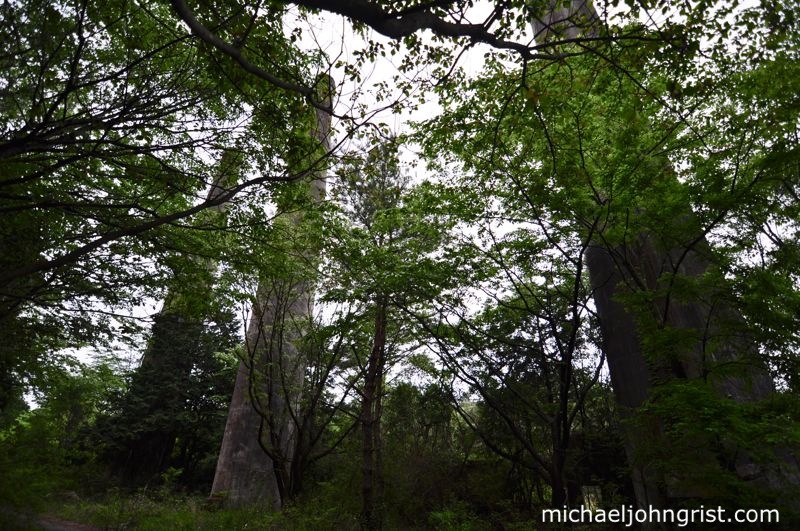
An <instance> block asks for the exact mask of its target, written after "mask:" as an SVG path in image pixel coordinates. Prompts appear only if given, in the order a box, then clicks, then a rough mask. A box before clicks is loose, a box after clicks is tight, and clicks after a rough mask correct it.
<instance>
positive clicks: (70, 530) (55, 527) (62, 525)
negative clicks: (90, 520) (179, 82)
mask: <svg viewBox="0 0 800 531" xmlns="http://www.w3.org/2000/svg"><path fill="white" fill-rule="evenodd" d="M35 525H36V526H37V527H39V529H42V530H43V531H101V528H99V527H95V526H92V525H86V524H79V523H78V522H70V521H68V520H62V519H60V518H56V517H54V516H40V517H39V518H37V519H36V522H35Z"/></svg>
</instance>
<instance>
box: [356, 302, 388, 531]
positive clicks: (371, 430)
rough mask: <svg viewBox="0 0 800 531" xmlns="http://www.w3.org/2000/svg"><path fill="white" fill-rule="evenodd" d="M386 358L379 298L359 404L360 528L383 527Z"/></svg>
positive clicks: (383, 309) (383, 312) (383, 306)
mask: <svg viewBox="0 0 800 531" xmlns="http://www.w3.org/2000/svg"><path fill="white" fill-rule="evenodd" d="M385 356H386V300H385V298H384V297H379V300H378V303H377V306H376V313H375V335H374V337H373V341H372V350H371V352H370V356H369V360H368V362H367V370H366V373H365V375H364V392H363V396H362V401H361V433H362V444H363V449H362V464H361V472H362V485H361V497H362V503H363V507H362V511H361V527H362V528H363V529H367V530H370V531H372V530H378V529H381V527H382V524H383V507H382V506H383V478H382V470H381V466H382V448H381V446H382V439H381V395H382V393H383V370H384V366H385V363H386V362H385Z"/></svg>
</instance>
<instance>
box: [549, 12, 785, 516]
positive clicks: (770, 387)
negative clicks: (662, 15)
mask: <svg viewBox="0 0 800 531" xmlns="http://www.w3.org/2000/svg"><path fill="white" fill-rule="evenodd" d="M596 19H597V15H596V13H595V11H594V8H593V7H592V5H591V3H590V2H588V0H573V1H572V3H571V5H568V6H563V5H562V6H560V7H559V5H558V3H557V2H556V1H555V0H552V1H551V2H550V8H549V11H548V12H547V13H546V14H545V15H544V16H543V17H541V18H540V19H534V21H533V28H534V31H535V33H536V39H537V41H538V42H540V43H544V42H546V41H548V40H549V41H553V40H559V39H563V38H576V37H579V36H580V35H581V34H584V35H591V34H594V33H596V30H595V29H593V28H591V27H590V25H591V24H592V22H594V21H595V20H596ZM656 178H673V177H670V176H662V177H656ZM692 216H693V214H692V213H691V211H690V209H689V208H688V207H687V209H686V214H685V217H684V218H683V219H676V220H675V222H676V223H682V222H686V221H687V220H690V219H691V218H692ZM687 225H688V224H687ZM710 257H711V251H710V245H709V244H708V242H707V241H706V240H705V238H701V239H700V240H698V241H697V242H696V244H695V245H693V247H692V248H689V249H687V248H685V247H680V246H677V245H676V242H659V241H657V240H656V238H655V237H654V236H653V235H651V234H640V235H639V236H638V237H637V238H635V239H634V242H633V243H632V244H630V245H628V246H623V247H621V248H616V249H609V248H607V247H604V246H603V245H602V244H601V243H599V242H598V241H595V242H594V243H593V244H592V245H590V246H589V248H588V249H587V251H586V265H587V268H588V270H589V277H590V283H591V287H592V290H593V296H594V301H595V305H596V308H597V315H598V317H599V318H600V329H601V333H602V338H603V347H602V348H603V351H604V352H605V355H606V359H607V360H608V366H609V372H610V375H611V382H612V385H613V388H614V392H615V395H616V399H617V402H618V403H619V405H620V406H621V414H622V416H623V417H624V418H631V417H632V416H633V415H634V414H636V413H637V411H638V410H639V408H640V406H642V405H643V404H644V403H645V402H646V401H647V399H648V398H649V397H650V396H651V391H652V388H653V386H655V385H659V384H663V383H666V382H669V381H671V380H674V379H676V378H684V379H697V378H704V379H706V380H708V382H709V384H710V385H712V386H713V388H714V390H715V391H716V392H717V393H718V394H720V395H721V396H726V397H728V398H730V399H733V400H736V401H754V400H760V399H763V398H765V397H768V396H769V395H770V394H772V393H774V391H775V389H774V384H773V381H772V379H771V377H770V375H769V373H768V372H767V370H766V367H765V365H764V364H763V362H761V361H760V360H758V357H757V348H756V346H755V345H753V344H752V343H751V342H749V341H748V340H747V338H746V337H744V336H740V337H730V336H724V332H723V331H724V329H725V326H726V323H731V322H733V323H743V321H744V320H743V318H742V317H741V315H740V314H739V313H738V311H737V310H736V309H735V308H733V307H731V306H730V305H729V303H727V302H726V297H725V295H726V294H724V293H718V294H714V295H715V298H716V299H717V300H713V301H710V302H701V301H699V300H691V301H678V300H675V298H674V296H671V294H670V290H669V289H666V290H665V288H667V287H668V286H666V285H665V282H666V281H665V279H669V278H670V277H671V276H673V275H678V276H684V277H688V278H696V277H699V276H701V275H703V274H704V273H705V272H706V271H707V270H708V269H709V267H710V265H711V263H712V262H711V260H710ZM640 290H643V291H647V292H657V291H659V290H660V291H662V292H664V291H666V295H665V296H663V297H662V298H661V299H658V300H654V301H653V303H652V306H651V307H650V308H649V309H647V310H645V312H646V313H648V314H650V315H642V314H635V313H633V310H632V309H631V308H628V307H626V306H625V305H624V304H623V303H622V302H620V299H619V295H621V294H624V293H626V292H631V291H640ZM637 318H638V319H637ZM643 318H644V319H648V318H654V319H656V320H657V322H658V323H659V326H660V327H661V329H662V330H663V329H668V328H669V329H677V330H684V331H685V332H686V334H687V336H686V337H692V338H695V341H694V343H693V345H692V346H690V347H689V348H686V349H684V350H683V351H680V352H673V353H671V354H670V356H669V357H668V359H667V358H666V357H665V356H661V355H659V354H660V353H659V354H656V355H655V356H654V355H653V353H649V352H648V353H646V352H644V351H643V348H642V342H641V339H642V338H641V336H640V334H641V327H640V325H641V323H642V319H643ZM709 340H712V342H716V348H715V349H708V348H707V345H708V343H709ZM720 362H735V364H737V365H738V366H740V367H741V369H742V370H741V371H740V372H739V373H737V374H735V375H732V374H727V375H720V374H718V373H715V372H713V371H712V372H709V367H711V366H713V365H714V364H719V363H720ZM637 421H638V422H637V423H635V424H633V423H629V424H628V426H627V428H626V433H625V440H626V451H627V454H628V461H629V463H630V465H631V469H632V471H631V472H632V479H633V484H634V489H635V495H636V500H637V504H638V505H639V507H643V508H647V506H654V507H664V506H665V505H666V504H667V501H668V499H669V498H671V497H684V496H687V495H692V494H693V493H690V492H687V491H685V490H683V489H684V488H685V487H684V486H682V485H681V481H680V479H681V478H675V477H672V478H667V477H665V476H664V474H663V472H661V471H659V470H658V467H657V463H651V462H642V461H641V459H639V455H640V454H641V452H640V451H639V449H640V448H645V447H647V445H652V444H655V445H658V444H661V445H663V444H664V435H663V427H662V426H661V423H660V421H659V419H655V418H648V419H637ZM700 453H701V454H702V455H700V456H699V459H701V460H712V461H710V462H715V461H713V460H715V459H716V457H715V456H714V455H713V454H712V449H711V448H706V449H705V450H703V451H701V452H700ZM738 454H739V457H738V458H737V462H736V464H735V468H736V472H737V474H738V475H739V476H740V477H742V478H752V477H755V476H758V477H760V481H761V482H762V483H763V484H766V485H770V486H772V487H777V486H780V485H781V484H783V485H785V484H786V482H787V481H788V482H789V483H793V484H797V483H798V479H800V474H798V469H797V462H796V460H794V459H793V458H790V456H788V455H785V454H788V453H787V452H785V451H782V450H778V449H776V454H778V455H779V456H781V458H782V459H783V462H782V463H781V464H779V465H776V466H774V467H763V466H757V465H755V464H754V463H753V462H752V460H751V459H750V458H749V457H747V456H746V455H742V452H738Z"/></svg>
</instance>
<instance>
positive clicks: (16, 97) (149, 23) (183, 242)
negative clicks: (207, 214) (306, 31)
mask: <svg viewBox="0 0 800 531" xmlns="http://www.w3.org/2000/svg"><path fill="white" fill-rule="evenodd" d="M219 7H220V10H218V11H217V13H216V14H217V15H218V16H219V19H218V20H216V22H215V26H214V27H215V28H216V30H217V31H220V32H224V31H234V30H236V28H238V27H239V26H240V25H241V24H243V23H245V21H247V20H249V18H248V17H247V16H246V13H241V12H237V11H236V10H235V9H234V8H232V7H231V6H228V5H225V6H223V5H222V4H221V5H220V6H219ZM0 9H2V12H3V15H2V22H0V32H2V38H3V41H4V42H6V43H7V53H4V54H3V57H2V59H0V60H2V66H3V75H2V87H3V88H2V92H0V98H2V114H3V118H4V120H3V124H4V125H3V130H2V133H0V164H1V165H2V166H1V167H2V180H0V209H1V210H0V211H2V213H3V225H2V229H0V246H2V253H0V254H2V256H3V258H2V262H0V268H1V269H0V322H2V325H1V326H2V328H3V329H4V330H5V331H7V332H8V333H9V334H11V333H13V334H15V335H17V336H20V338H21V340H20V341H19V342H18V343H17V345H18V346H19V347H14V348H6V347H4V352H3V354H2V362H0V368H2V370H3V376H2V381H3V386H4V388H3V392H2V394H3V401H4V402H6V401H7V400H12V399H11V398H8V399H7V398H6V396H10V395H14V394H15V393H17V394H18V393H19V391H18V389H19V388H20V387H21V386H22V385H23V384H22V383H21V382H22V381H24V380H25V379H26V378H27V377H29V376H30V375H31V374H33V373H34V372H35V370H34V367H35V366H36V365H40V364H41V363H46V359H47V358H46V355H45V354H44V352H47V351H51V350H53V349H56V348H58V346H59V345H63V344H64V343H69V344H70V346H77V345H79V344H81V343H82V342H86V341H88V340H89V339H90V338H94V337H96V336H97V335H98V334H102V333H105V334H106V335H110V336H112V337H113V336H114V335H117V334H118V333H119V328H121V327H122V326H121V325H117V324H115V322H114V320H113V319H112V318H111V317H112V315H113V314H116V313H117V312H116V310H120V309H121V307H123V306H131V305H135V304H136V303H138V302H140V301H141V300H142V298H144V297H146V296H154V295H157V294H158V293H159V292H160V289H161V288H162V287H163V286H164V285H166V284H168V282H165V281H164V279H165V277H168V276H169V274H170V272H171V271H170V262H171V263H172V265H175V263H176V262H177V261H178V258H179V257H180V255H181V254H182V253H183V252H187V251H190V250H191V248H192V246H193V245H194V243H196V239H195V236H196V233H195V232H194V231H193V230H191V229H192V228H197V225H195V224H194V221H195V219H196V217H197V214H199V213H200V212H201V211H202V210H204V209H207V208H212V207H215V206H218V205H220V204H222V203H224V202H227V201H229V200H230V199H231V198H232V197H234V196H235V195H236V194H237V193H239V192H241V191H243V190H249V191H251V192H253V193H255V192H257V191H260V192H261V194H264V193H265V192H266V193H268V192H269V190H268V189H267V190H263V188H264V186H263V185H266V184H268V183H279V182H284V181H287V180H292V179H294V178H297V175H294V174H289V173H287V172H288V170H287V166H286V165H285V164H284V161H283V160H282V158H281V155H282V154H283V152H284V146H285V145H287V144H292V143H293V144H295V145H298V142H299V145H306V146H307V140H306V139H304V138H303V139H302V140H301V139H300V135H299V134H298V132H299V130H298V129H297V128H296V125H297V123H298V122H297V121H296V120H295V118H296V117H299V116H300V113H298V111H299V110H300V109H301V108H302V107H303V106H302V104H301V102H300V101H298V100H299V98H293V97H287V96H286V95H285V94H284V93H283V92H280V91H278V92H275V91H272V90H270V87H268V86H264V85H263V84H261V83H252V82H250V81H251V80H250V79H249V78H242V76H241V75H238V72H236V71H235V70H233V69H231V68H226V67H225V66H224V65H220V64H219V57H217V56H215V55H214V53H212V52H210V51H209V50H206V49H202V48H200V47H198V46H196V45H195V44H194V43H193V42H192V40H191V39H190V38H189V37H188V36H187V35H186V33H185V32H184V31H183V30H182V29H181V28H178V27H177V26H176V25H175V22H174V20H175V19H174V18H173V16H172V12H171V10H170V9H169V7H168V6H167V5H164V4H161V3H155V4H153V5H149V6H139V5H138V4H134V3H130V2H112V3H105V4H103V5H100V4H96V3H91V2H78V1H64V2H58V3H55V4H54V3H53V2H41V1H38V0H30V1H24V2H11V3H9V2H7V3H5V4H3V6H2V8H0ZM270 17H272V19H275V18H276V17H279V14H277V13H274V12H270V13H269V14H268V15H265V19H269V18H270ZM244 27H247V26H246V23H245V26H244ZM249 39H250V40H249V41H248V42H249V45H252V46H263V47H266V48H268V49H270V50H271V51H272V52H274V53H276V54H283V55H284V57H286V58H287V60H286V62H285V63H286V68H287V70H290V71H292V72H293V73H295V74H296V75H298V76H300V75H303V74H305V73H306V71H305V70H304V68H305V63H302V62H295V61H294V59H289V57H295V55H292V47H291V45H289V44H288V43H287V41H286V40H285V39H284V38H283V35H282V33H281V32H280V29H276V27H275V26H272V25H269V24H267V25H265V26H263V27H259V28H258V29H256V30H253V31H252V32H251V33H250V35H249ZM298 103H300V105H298ZM276 123H277V124H279V125H275V124H276ZM232 124H235V125H232ZM287 124H288V126H287ZM303 136H306V132H305V131H303ZM304 143H305V144H304ZM234 146H236V148H237V149H238V151H239V152H240V158H241V161H242V166H243V170H242V172H241V175H240V176H244V175H247V176H248V178H247V179H245V180H241V179H240V180H238V181H233V182H230V183H227V186H226V188H225V189H224V190H222V191H221V193H217V194H212V195H211V196H208V197H206V199H202V198H201V197H202V195H203V194H204V193H205V191H206V189H207V188H209V186H210V185H211V182H212V181H213V177H212V176H213V175H214V172H213V170H212V169H211V168H213V167H215V166H217V165H218V164H215V163H212V164H209V163H208V161H209V160H213V159H217V162H219V161H220V160H221V159H222V158H223V157H222V153H224V152H225V151H226V149H228V148H233V147H234ZM298 150H299V151H302V148H298ZM255 168H258V171H255ZM251 170H254V171H252V172H251ZM293 171H299V172H300V173H302V169H299V168H296V167H295V168H294V170H293ZM182 221H186V222H188V223H187V225H188V227H187V226H184V225H182ZM206 229H207V227H206ZM201 230H202V229H201ZM100 305H105V306H106V307H110V309H108V310H105V311H99V312H98V311H97V308H98V306H100ZM119 313H122V312H119ZM109 314H112V315H109ZM54 325H58V326H54ZM115 328H116V329H115ZM21 336H25V337H27V338H32V337H36V336H38V337H40V338H43V339H45V338H47V339H46V341H44V342H45V343H47V344H46V345H43V346H44V348H43V349H42V351H43V352H42V353H34V350H35V348H36V347H34V346H33V345H31V348H27V346H25V347H23V345H27V343H28V342H30V340H22V337H21ZM39 342H42V341H41V340H40V341H39ZM23 348H24V349H25V351H24V352H23ZM36 356H39V358H38V359H36ZM34 360H35V361H34ZM15 389H17V390H15ZM12 401H13V400H12Z"/></svg>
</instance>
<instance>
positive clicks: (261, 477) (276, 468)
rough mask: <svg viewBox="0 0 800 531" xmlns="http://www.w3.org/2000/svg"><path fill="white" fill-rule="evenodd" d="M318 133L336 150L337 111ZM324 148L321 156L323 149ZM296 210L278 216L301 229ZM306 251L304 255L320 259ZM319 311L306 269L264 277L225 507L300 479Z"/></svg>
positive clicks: (237, 398) (240, 389)
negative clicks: (311, 331) (305, 346)
mask: <svg viewBox="0 0 800 531" xmlns="http://www.w3.org/2000/svg"><path fill="white" fill-rule="evenodd" d="M323 84H327V86H326V87H324V91H325V92H324V94H323V96H324V97H323V98H322V99H323V100H327V101H326V103H327V105H324V106H322V107H330V104H331V102H332V94H331V92H332V89H333V86H332V83H331V81H330V79H328V78H327V77H326V78H325V79H324V82H323ZM315 110H316V124H315V127H314V129H313V130H312V131H311V134H312V135H313V138H314V139H315V140H316V141H317V142H318V143H319V145H320V150H318V151H317V152H315V153H316V154H318V155H321V156H325V154H326V153H327V152H328V151H329V150H330V140H329V138H330V134H331V115H330V113H328V112H326V111H324V110H321V109H320V108H319V107H317V108H316V109H315ZM319 151H322V153H319ZM306 180H307V181H308V186H309V195H310V197H311V198H312V200H313V201H314V202H319V201H321V200H322V199H324V197H325V188H326V184H325V183H326V181H325V175H324V174H322V173H320V172H317V173H313V174H309V175H307V176H306ZM298 222H299V218H298V217H297V214H285V215H283V218H282V219H281V218H280V217H279V218H278V219H276V220H275V223H284V224H285V225H286V226H289V227H291V226H294V225H297V224H298ZM315 254H316V253H315V252H314V251H313V250H307V253H306V256H304V257H303V258H304V259H307V260H312V261H313V260H316V256H315ZM312 310H313V286H312V284H311V282H310V281H309V280H308V279H307V278H303V277H302V274H301V275H299V276H296V277H295V278H292V276H291V275H289V276H287V277H283V278H268V279H264V280H262V281H261V282H260V284H259V287H258V291H257V293H256V301H255V305H254V308H253V311H252V314H251V318H250V322H249V323H248V327H247V332H246V359H243V360H242V362H241V364H240V366H239V371H238V373H237V377H236V385H235V389H234V392H233V397H232V398H231V405H230V410H229V413H228V421H227V424H226V427H225V434H224V436H223V440H222V447H221V449H220V454H219V458H218V461H217V468H216V473H215V476H214V484H213V486H212V489H211V499H214V500H218V501H219V502H221V503H222V504H223V505H225V506H229V507H236V506H243V505H254V504H259V505H266V506H268V507H270V508H272V509H273V510H278V509H280V507H281V505H282V503H283V501H284V500H285V499H286V498H287V497H289V496H291V495H292V494H294V488H295V486H296V484H297V482H296V480H295V478H294V474H293V466H292V461H293V459H294V455H295V448H296V445H297V444H298V440H297V420H298V418H299V412H298V410H299V403H300V399H301V390H302V386H303V378H304V373H305V363H304V357H303V355H302V353H301V352H300V349H299V341H300V340H301V339H302V337H303V335H304V333H305V331H306V330H307V329H308V328H307V327H308V323H309V321H310V319H311V317H312Z"/></svg>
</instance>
